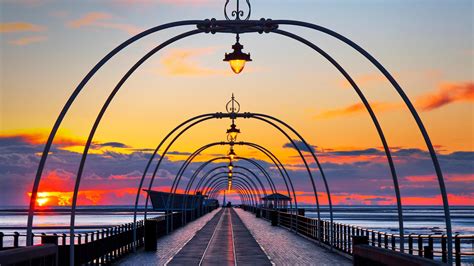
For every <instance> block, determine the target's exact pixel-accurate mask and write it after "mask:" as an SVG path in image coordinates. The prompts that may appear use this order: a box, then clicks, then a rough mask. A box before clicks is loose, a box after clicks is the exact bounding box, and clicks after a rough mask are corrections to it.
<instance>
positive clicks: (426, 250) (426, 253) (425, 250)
mask: <svg viewBox="0 0 474 266" xmlns="http://www.w3.org/2000/svg"><path fill="white" fill-rule="evenodd" d="M423 253H424V257H425V258H427V259H433V247H430V246H424V247H423Z"/></svg>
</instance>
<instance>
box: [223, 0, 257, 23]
mask: <svg viewBox="0 0 474 266" xmlns="http://www.w3.org/2000/svg"><path fill="white" fill-rule="evenodd" d="M235 1H236V9H235V10H232V12H231V13H230V14H231V17H235V20H248V19H249V18H250V13H251V12H252V6H251V5H250V0H245V2H246V3H247V6H248V11H247V16H246V17H245V18H244V19H242V18H243V17H244V15H245V12H244V11H243V10H241V9H240V0H235ZM229 2H230V0H226V1H225V5H224V16H225V19H226V20H231V18H230V17H229V16H228V15H227V6H228V5H229Z"/></svg>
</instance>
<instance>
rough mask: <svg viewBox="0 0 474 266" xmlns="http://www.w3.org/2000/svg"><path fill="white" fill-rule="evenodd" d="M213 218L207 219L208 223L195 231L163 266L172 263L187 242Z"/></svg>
mask: <svg viewBox="0 0 474 266" xmlns="http://www.w3.org/2000/svg"><path fill="white" fill-rule="evenodd" d="M218 213H219V212H217V213H216V214H214V216H216V215H217V214H218ZM214 216H212V217H211V219H209V221H207V222H206V223H205V224H204V225H203V226H202V227H201V228H199V229H198V230H196V232H194V234H193V235H192V236H191V237H190V238H189V239H188V240H186V242H185V243H184V244H183V245H182V246H181V247H180V248H179V249H178V250H177V251H176V252H175V253H174V254H173V256H171V258H169V259H168V260H167V261H166V262H165V263H164V265H168V264H169V263H170V261H172V260H173V259H174V257H175V256H176V254H178V253H179V252H180V251H181V250H182V249H183V248H184V247H185V246H186V245H187V244H188V243H189V241H191V240H192V239H193V238H194V237H195V236H196V235H197V233H198V232H199V231H201V229H203V228H204V226H206V225H207V223H209V222H210V221H211V220H212V218H214Z"/></svg>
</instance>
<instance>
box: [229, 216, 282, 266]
mask: <svg viewBox="0 0 474 266" xmlns="http://www.w3.org/2000/svg"><path fill="white" fill-rule="evenodd" d="M235 214H236V215H237V216H239V213H237V212H235ZM239 219H240V222H241V223H242V224H243V225H244V226H245V228H247V230H248V231H249V232H250V235H251V236H252V237H253V239H255V242H257V244H258V245H259V246H260V248H261V249H262V250H263V253H265V256H267V258H268V260H269V261H270V263H271V264H272V265H276V264H275V262H273V260H272V258H271V257H270V255H268V253H267V251H266V250H265V249H264V248H263V246H262V244H260V242H259V241H258V240H257V237H255V236H254V234H253V233H252V231H251V230H250V229H249V228H248V227H247V225H245V223H244V221H243V220H242V218H240V216H239Z"/></svg>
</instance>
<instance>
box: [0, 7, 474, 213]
mask: <svg viewBox="0 0 474 266" xmlns="http://www.w3.org/2000/svg"><path fill="white" fill-rule="evenodd" d="M224 2H225V1H224V0H220V1H217V0H116V1H111V0H110V1H92V0H86V1H74V2H73V1H53V0H4V1H1V3H0V12H1V13H0V45H1V49H0V71H1V72H0V78H1V79H0V80H1V83H0V88H1V93H0V100H1V101H0V112H1V116H0V134H1V135H0V205H26V204H27V202H28V199H29V196H28V192H30V191H31V186H32V182H33V178H34V175H35V172H36V168H37V166H38V162H39V158H40V155H41V151H42V148H43V146H44V143H45V141H46V138H47V136H48V134H49V131H50V128H51V126H52V125H53V123H54V121H55V119H56V117H57V115H58V113H59V111H60V110H61V108H62V107H63V105H64V103H65V102H66V100H67V98H68V97H69V95H70V94H71V93H72V91H73V90H74V88H75V87H76V86H77V84H78V83H79V82H80V81H81V80H82V78H83V77H84V75H86V73H87V72H88V71H89V70H90V69H91V68H92V67H93V66H94V65H95V64H96V63H97V62H98V61H99V60H100V59H101V58H102V57H103V56H104V55H106V54H107V53H108V52H109V51H110V50H112V49H113V48H115V47H116V46H117V45H119V44H120V43H122V42H123V41H125V40H126V39H128V38H130V37H131V36H133V35H135V34H137V33H139V32H141V31H143V30H146V29H148V28H151V27H154V26H157V25H160V24H163V23H167V22H172V21H178V20H188V19H206V18H217V19H223V18H224V14H223V12H222V10H223V5H224ZM231 3H233V1H231ZM251 3H252V17H251V18H252V19H260V18H262V17H264V18H272V19H294V20H302V21H308V22H312V23H315V24H318V25H321V26H324V27H328V28H330V29H332V30H334V31H336V32H338V33H340V34H342V35H344V36H346V37H348V38H350V39H352V40H353V41H354V42H356V43H357V44H359V45H361V46H362V47H364V48H365V49H366V50H367V51H369V52H370V53H371V54H372V55H374V56H375V57H376V58H377V59H378V60H379V61H380V62H381V63H382V64H383V65H384V66H385V67H386V68H387V69H388V70H389V71H390V72H391V73H392V74H393V75H394V77H395V78H396V79H397V81H398V82H399V83H400V85H401V86H402V88H403V89H404V90H405V92H406V94H407V95H408V96H409V97H410V99H411V100H412V102H413V103H414V105H415V107H416V108H417V110H418V112H419V114H420V116H421V118H422V119H423V121H424V123H425V126H426V128H427V130H428V132H429V134H430V136H431V139H432V142H433V144H434V145H435V146H436V150H437V153H438V155H439V159H440V163H441V167H442V170H443V173H444V175H445V179H446V183H447V190H448V193H449V196H450V203H451V204H456V205H474V145H473V144H474V142H473V141H474V140H473V138H474V137H473V136H474V132H473V125H474V117H473V116H474V109H473V101H474V81H473V76H474V61H473V60H474V46H473V40H474V36H473V22H472V16H473V13H472V12H473V2H472V1H469V0H467V1H462V0H459V1H443V2H442V1H428V0H426V1H421V0H417V1H394V0H391V1H375V0H370V1H363V2H361V1H342V0H341V1H329V0H327V1H313V0H292V1H283V0H281V1H270V0H253V1H251ZM281 28H282V29H285V30H289V31H292V32H294V33H297V34H301V35H302V36H304V37H305V38H308V39H310V40H311V41H313V42H315V43H316V44H317V45H318V46H320V47H321V48H323V49H324V50H326V51H327V52H328V53H329V54H330V55H332V56H334V58H335V59H336V60H338V61H339V62H340V64H341V65H342V66H343V67H345V68H346V70H347V71H348V72H349V73H350V74H351V75H352V76H353V77H354V79H355V81H356V82H357V83H358V84H359V86H360V87H361V89H362V90H363V92H364V93H365V94H366V96H367V98H368V99H369V100H370V102H371V103H372V105H373V108H374V110H375V112H376V114H377V116H378V118H379V120H380V123H381V125H382V127H383V128H384V130H385V133H386V137H387V140H388V143H389V145H390V147H391V149H392V152H393V155H394V159H395V163H396V168H397V173H398V174H399V176H400V186H401V193H402V196H403V198H404V199H403V203H404V204H412V205H414V204H427V205H428V204H440V203H441V200H440V195H439V188H438V183H437V180H436V176H435V173H434V169H433V166H432V163H431V161H430V159H429V155H428V153H427V152H426V150H427V149H426V146H425V145H424V142H423V139H422V137H421V134H420V133H419V131H418V130H417V128H416V124H415V122H414V120H413V119H412V118H411V116H410V113H409V112H408V110H407V108H406V107H405V106H404V105H403V103H402V101H401V99H400V97H399V96H398V94H397V93H396V92H395V90H394V89H393V88H392V87H391V86H390V84H389V83H388V82H387V81H386V80H385V79H384V78H383V76H382V75H381V74H380V73H379V72H377V71H376V69H375V68H374V67H373V66H371V65H370V63H369V62H368V61H367V60H366V59H365V58H363V57H362V56H361V55H359V54H357V53H356V52H355V51H354V50H352V49H351V48H349V47H348V46H345V45H344V44H342V43H341V42H340V41H337V40H335V39H332V38H330V37H328V36H327V35H324V34H322V33H318V32H313V31H310V30H307V29H298V28H296V27H289V26H285V27H283V26H282V27H281ZM191 29H193V28H192V27H180V28H177V29H173V30H166V31H163V32H161V33H157V34H153V35H151V36H148V37H146V38H144V39H142V40H140V41H139V42H137V43H135V44H133V45H131V46H130V47H128V48H126V49H125V50H124V51H123V52H122V53H121V54H120V55H118V56H117V57H115V58H113V59H112V60H111V61H110V62H109V63H108V64H107V65H106V66H105V67H104V68H102V69H101V70H100V71H99V72H98V73H97V75H96V76H94V78H93V79H92V80H91V81H90V82H89V83H88V85H87V86H86V87H85V89H84V90H83V92H82V93H81V94H80V95H79V97H78V98H77V101H76V102H75V104H74V105H73V107H72V108H71V110H70V111H69V113H68V115H67V116H66V118H65V120H64V122H63V124H62V126H61V129H60V131H59V133H58V136H57V137H56V141H55V145H54V147H53V149H52V152H51V154H50V156H49V158H48V162H47V167H46V169H45V172H44V178H43V181H42V183H41V187H40V191H41V192H42V193H43V194H42V195H43V198H44V199H43V202H42V204H44V205H68V204H70V199H71V191H72V189H73V186H74V182H73V180H74V177H75V176H76V173H77V168H78V164H79V160H80V155H81V152H82V149H83V145H84V142H85V139H86V138H87V136H88V134H89V131H90V129H91V126H92V123H93V121H94V119H95V117H96V115H97V113H98V111H99V109H100V108H101V106H102V104H103V103H104V101H105V99H106V97H107V96H108V95H109V93H110V91H111V90H112V89H113V87H114V86H115V85H116V83H117V82H118V81H119V80H120V78H121V77H122V76H123V74H125V72H126V71H127V70H128V69H129V68H130V67H131V66H132V65H133V64H134V63H135V62H136V61H137V60H139V59H140V58H141V57H142V56H143V55H144V54H145V53H147V52H148V51H149V50H151V49H152V48H154V47H155V46H157V45H158V44H160V43H161V42H163V41H165V40H167V39H168V38H170V37H172V36H174V35H176V34H178V33H181V32H184V31H187V30H191ZM234 42H235V37H234V36H233V35H230V34H215V35H211V34H200V35H196V36H193V37H190V38H186V39H184V40H180V41H179V42H177V43H175V44H173V45H172V46H170V47H169V48H167V49H165V50H162V51H160V52H159V53H157V54H156V55H154V56H153V57H152V58H151V59H149V60H148V61H147V62H146V63H145V64H143V65H142V67H141V68H140V69H139V70H138V71H136V72H135V73H134V74H133V75H132V76H131V78H130V79H129V80H128V81H127V82H126V83H125V84H124V86H123V87H122V89H121V91H120V92H119V93H118V94H117V96H116V97H115V99H114V101H113V103H112V104H111V106H110V107H109V109H108V110H107V112H106V114H105V116H104V118H103V120H102V123H101V124H100V126H99V128H98V131H97V133H96V135H95V137H94V145H93V147H92V150H91V151H90V153H91V154H90V156H89V157H88V160H87V163H86V170H85V173H84V178H83V182H82V183H81V193H80V196H79V204H81V205H93V204H100V205H102V204H132V203H133V198H134V195H135V193H136V187H137V184H138V182H139V178H140V177H141V175H142V173H143V169H144V168H145V165H146V162H147V159H148V158H149V156H150V149H151V150H153V149H155V147H156V145H157V144H158V143H159V142H160V141H161V139H162V138H163V137H164V136H165V135H166V134H167V133H168V132H169V131H170V130H171V129H173V128H174V127H175V126H176V125H178V124H179V123H181V122H182V121H184V120H186V119H188V118H190V117H192V116H195V115H199V114H203V113H214V112H225V104H226V102H227V101H228V100H229V99H230V96H231V94H232V93H234V94H235V96H236V98H237V100H238V101H239V102H240V104H241V108H242V110H241V111H242V112H256V113H265V114H269V115H272V116H275V117H278V118H280V119H281V120H284V121H286V122H287V123H289V124H290V125H292V126H293V127H295V128H296V129H297V130H298V132H300V133H301V135H303V136H304V138H305V139H306V140H307V141H308V142H309V143H311V145H312V146H313V147H314V149H315V151H316V153H317V155H318V156H319V157H320V160H321V162H322V165H323V168H324V169H325V171H326V175H327V177H328V180H329V186H330V187H331V192H332V193H333V197H334V202H335V203H336V204H370V205H377V204H394V203H395V201H394V192H393V185H392V181H391V176H390V172H389V168H388V165H387V161H386V159H385V155H384V152H383V150H382V149H381V146H382V144H381V142H380V139H379V138H378V135H377V132H376V130H375V127H374V126H373V124H372V122H371V120H370V117H369V115H368V114H367V112H366V111H365V109H364V108H363V105H362V104H361V102H360V100H359V98H358V97H357V95H356V93H355V92H354V91H353V90H352V88H351V87H350V86H349V84H348V83H347V82H345V80H344V79H343V77H342V76H341V75H340V73H339V72H337V70H336V69H335V68H334V67H333V66H332V65H330V64H329V63H328V62H327V61H326V60H325V59H324V58H322V57H321V56H320V55H319V54H316V53H315V52H313V51H312V50H311V49H309V48H308V47H306V46H304V45H302V44H299V43H297V42H295V41H294V40H290V39H288V38H286V37H282V36H279V35H276V34H262V35H260V34H258V33H255V34H243V35H242V36H241V43H242V44H243V45H244V47H245V48H244V52H250V53H251V56H252V59H253V61H252V62H250V63H248V64H247V66H246V68H245V69H244V71H243V73H241V74H240V75H235V74H233V73H232V71H231V70H230V68H229V66H228V64H227V63H225V62H222V59H223V58H224V53H226V52H230V51H231V45H232V44H233V43H234ZM236 123H237V125H238V127H239V128H240V130H241V131H242V133H241V134H240V135H239V140H242V141H248V142H255V143H258V144H260V145H262V146H265V147H266V148H268V149H270V150H272V151H274V152H275V154H276V155H277V156H278V157H279V158H280V159H281V160H282V161H283V162H284V163H285V164H286V165H287V167H288V169H289V170H290V175H291V176H292V177H293V178H294V180H295V181H294V183H295V186H296V189H297V191H298V195H299V196H298V200H299V201H301V202H307V203H311V204H312V203H314V197H312V194H311V193H312V191H311V186H310V182H309V179H308V175H307V174H306V172H305V171H304V169H303V163H302V161H301V160H300V159H299V157H298V154H297V152H296V151H295V149H293V148H292V146H291V145H290V143H289V141H288V139H286V138H285V137H284V136H283V135H281V134H280V133H279V132H277V131H276V130H275V129H273V128H272V127H271V126H269V125H265V124H263V123H262V122H259V121H255V120H243V119H238V120H237V121H236ZM229 124H230V121H229V120H211V121H209V122H205V123H202V124H200V125H199V126H197V127H195V128H193V129H192V130H190V131H189V132H187V133H186V134H184V135H183V136H182V137H181V138H180V139H179V140H178V141H177V142H176V144H175V145H173V146H172V148H171V151H172V153H171V154H170V155H169V156H168V157H166V159H165V160H164V165H163V167H162V170H160V171H159V173H158V178H157V180H156V182H155V189H157V190H167V189H168V188H169V185H170V184H171V182H172V180H173V178H174V177H175V175H176V173H177V171H178V169H179V167H180V165H181V163H182V162H183V160H184V159H186V158H187V156H188V155H189V153H191V152H193V151H195V150H196V149H197V148H199V147H201V146H203V145H205V144H207V143H209V142H215V141H224V140H225V139H226V135H225V131H226V129H227V128H228V127H229ZM293 137H294V138H296V137H295V136H293ZM227 150H228V148H227V147H222V146H217V147H214V148H212V149H209V150H207V151H206V152H205V153H204V154H203V155H202V156H200V157H199V158H198V159H197V162H196V163H193V164H192V166H191V167H190V170H188V171H187V172H186V173H185V175H184V176H185V177H189V176H191V175H192V172H193V170H195V169H196V168H197V167H198V166H199V164H200V162H203V161H206V160H208V159H210V158H212V157H214V156H221V155H224V154H226V153H227ZM236 152H237V153H238V155H241V156H246V157H252V158H256V159H257V160H259V161H260V162H261V163H262V165H264V166H265V167H267V168H268V169H269V171H270V172H271V174H272V176H273V177H274V178H275V180H276V181H275V182H276V183H277V184H278V189H279V190H281V191H284V183H283V180H282V179H281V178H280V177H279V175H278V172H277V171H276V170H275V168H274V167H273V166H272V164H271V163H270V162H269V161H268V160H267V159H266V158H265V157H263V156H262V155H261V154H259V153H257V152H255V150H252V149H248V148H243V147H236ZM305 155H308V153H305ZM308 158H309V157H308ZM238 163H241V164H242V165H246V166H249V165H248V164H245V163H242V162H238ZM310 163H311V167H312V169H313V170H314V175H315V176H316V178H317V185H318V188H319V190H320V191H321V192H322V191H323V189H322V188H323V183H322V181H321V179H320V175H319V173H318V172H317V169H316V167H315V164H314V162H313V161H312V160H310ZM249 167H250V166H249ZM209 169H211V168H209ZM184 185H185V183H184V184H181V186H180V188H183V187H184ZM321 195H322V196H323V197H322V198H321V200H322V202H323V203H326V201H325V199H324V196H325V194H324V193H321ZM40 196H41V195H40Z"/></svg>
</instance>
